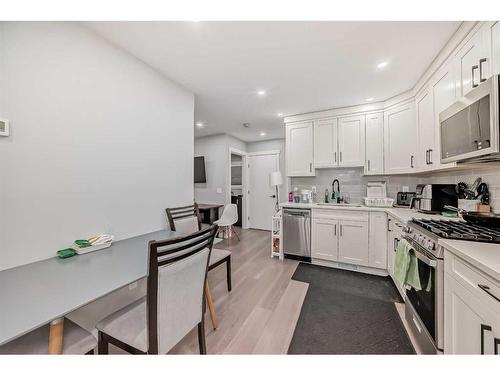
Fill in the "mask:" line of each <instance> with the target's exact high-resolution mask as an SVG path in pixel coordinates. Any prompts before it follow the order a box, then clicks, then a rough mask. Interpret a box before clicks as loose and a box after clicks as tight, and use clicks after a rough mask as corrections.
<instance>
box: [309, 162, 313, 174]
mask: <svg viewBox="0 0 500 375" xmlns="http://www.w3.org/2000/svg"><path fill="white" fill-rule="evenodd" d="M312 171H313V163H309V172H312Z"/></svg>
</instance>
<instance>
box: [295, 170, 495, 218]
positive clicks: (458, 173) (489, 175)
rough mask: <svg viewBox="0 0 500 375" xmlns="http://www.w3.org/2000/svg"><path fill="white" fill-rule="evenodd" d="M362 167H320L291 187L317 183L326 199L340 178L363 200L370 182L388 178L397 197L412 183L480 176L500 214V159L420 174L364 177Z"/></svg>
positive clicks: (468, 179)
mask: <svg viewBox="0 0 500 375" xmlns="http://www.w3.org/2000/svg"><path fill="white" fill-rule="evenodd" d="M362 172H363V169H362V168H342V169H317V170H316V176H315V177H292V178H291V184H290V188H291V189H292V190H293V188H294V187H298V188H299V190H300V189H311V187H312V186H316V188H317V191H318V197H319V198H318V199H320V200H323V197H324V192H325V189H328V191H329V193H330V194H331V192H332V181H333V180H334V179H337V180H339V182H340V190H341V192H343V193H344V192H346V193H349V195H350V198H351V202H352V203H361V201H362V199H363V197H366V184H367V182H368V181H386V182H387V196H388V197H390V198H394V199H395V198H396V193H397V192H398V191H402V190H403V186H408V188H409V191H415V187H416V185H417V184H422V183H429V184H430V183H434V184H456V183H458V182H460V181H463V182H465V183H467V184H468V185H471V184H472V183H473V182H474V180H475V179H476V178H477V177H481V178H482V180H483V182H486V183H487V184H488V188H489V191H490V205H491V206H492V209H493V211H494V212H496V213H500V162H495V163H487V164H481V165H479V164H478V165H467V166H460V167H457V168H454V169H453V170H449V171H441V172H430V173H426V174H418V175H392V176H363V175H362Z"/></svg>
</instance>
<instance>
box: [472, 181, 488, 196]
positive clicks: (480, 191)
mask: <svg viewBox="0 0 500 375" xmlns="http://www.w3.org/2000/svg"><path fill="white" fill-rule="evenodd" d="M487 191H488V185H486V184H485V183H484V182H481V183H480V184H479V186H478V187H477V188H476V196H475V197H474V199H478V198H479V197H482V196H483V194H484V193H485V192H487Z"/></svg>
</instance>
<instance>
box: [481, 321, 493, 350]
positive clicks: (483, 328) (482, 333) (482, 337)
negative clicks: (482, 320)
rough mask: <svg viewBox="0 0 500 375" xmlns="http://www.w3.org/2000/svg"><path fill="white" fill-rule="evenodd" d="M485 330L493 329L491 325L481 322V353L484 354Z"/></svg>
mask: <svg viewBox="0 0 500 375" xmlns="http://www.w3.org/2000/svg"><path fill="white" fill-rule="evenodd" d="M484 331H491V326H488V325H486V324H481V354H484Z"/></svg>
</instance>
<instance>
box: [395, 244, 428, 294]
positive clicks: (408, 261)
mask: <svg viewBox="0 0 500 375" xmlns="http://www.w3.org/2000/svg"><path fill="white" fill-rule="evenodd" d="M394 278H395V279H396V281H397V282H398V283H399V285H400V286H401V287H405V288H407V289H410V288H411V287H413V288H415V289H416V290H421V289H422V286H421V284H420V276H419V274H418V260H417V257H416V256H415V249H413V247H412V246H411V244H410V243H409V242H408V241H406V240H405V239H401V240H400V241H399V243H398V247H397V249H396V259H395V260H394Z"/></svg>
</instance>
